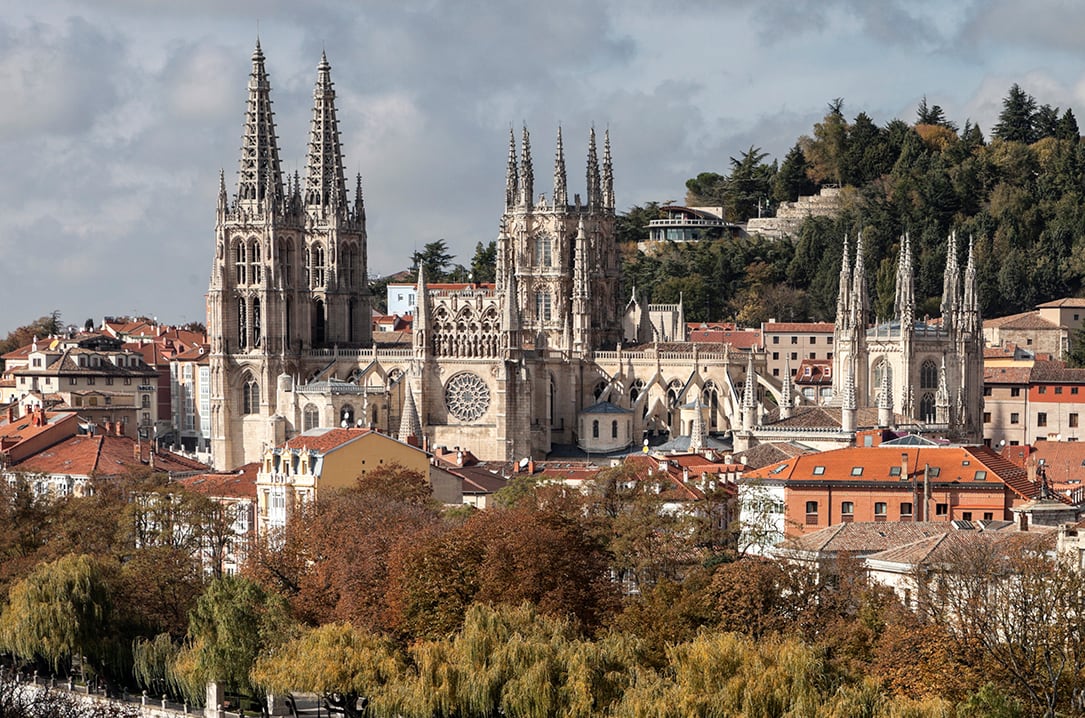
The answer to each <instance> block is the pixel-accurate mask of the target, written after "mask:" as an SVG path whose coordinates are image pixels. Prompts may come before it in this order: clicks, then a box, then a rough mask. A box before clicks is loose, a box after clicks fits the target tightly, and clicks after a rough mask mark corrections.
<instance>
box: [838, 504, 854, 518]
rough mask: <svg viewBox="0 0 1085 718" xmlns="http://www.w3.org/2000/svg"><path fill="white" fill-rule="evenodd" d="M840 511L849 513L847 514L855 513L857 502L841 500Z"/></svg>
mask: <svg viewBox="0 0 1085 718" xmlns="http://www.w3.org/2000/svg"><path fill="white" fill-rule="evenodd" d="M840 513H842V514H847V515H850V514H854V513H855V503H854V502H852V501H841V502H840Z"/></svg>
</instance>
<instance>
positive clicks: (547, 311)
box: [535, 291, 552, 322]
mask: <svg viewBox="0 0 1085 718" xmlns="http://www.w3.org/2000/svg"><path fill="white" fill-rule="evenodd" d="M551 311H552V305H551V299H550V292H547V291H540V292H539V293H538V294H536V295H535V316H536V317H537V318H538V320H539V321H540V322H548V321H550V317H551Z"/></svg>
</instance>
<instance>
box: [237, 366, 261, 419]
mask: <svg viewBox="0 0 1085 718" xmlns="http://www.w3.org/2000/svg"><path fill="white" fill-rule="evenodd" d="M259 411H260V385H259V384H257V383H256V379H254V378H253V376H252V375H251V374H246V375H245V381H244V383H243V384H242V385H241V413H242V414H256V413H258V412H259Z"/></svg>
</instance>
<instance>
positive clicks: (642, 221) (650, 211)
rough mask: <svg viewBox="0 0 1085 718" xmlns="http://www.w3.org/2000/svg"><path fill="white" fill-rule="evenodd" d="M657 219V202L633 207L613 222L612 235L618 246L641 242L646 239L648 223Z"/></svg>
mask: <svg viewBox="0 0 1085 718" xmlns="http://www.w3.org/2000/svg"><path fill="white" fill-rule="evenodd" d="M653 219H659V202H646V203H645V204H643V205H634V206H632V207H630V208H629V209H627V210H626V211H625V212H622V213H621V214H619V215H618V216H617V217H616V218H615V220H614V235H615V238H616V239H617V241H618V243H619V244H627V243H635V242H643V241H645V240H647V239H648V223H649V222H651V221H652V220H653Z"/></svg>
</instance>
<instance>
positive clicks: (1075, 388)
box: [1070, 386, 1077, 395]
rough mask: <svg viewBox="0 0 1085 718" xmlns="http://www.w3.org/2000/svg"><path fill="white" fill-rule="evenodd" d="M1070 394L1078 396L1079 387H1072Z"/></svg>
mask: <svg viewBox="0 0 1085 718" xmlns="http://www.w3.org/2000/svg"><path fill="white" fill-rule="evenodd" d="M1070 394H1072V395H1077V387H1076V386H1072V387H1070Z"/></svg>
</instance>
